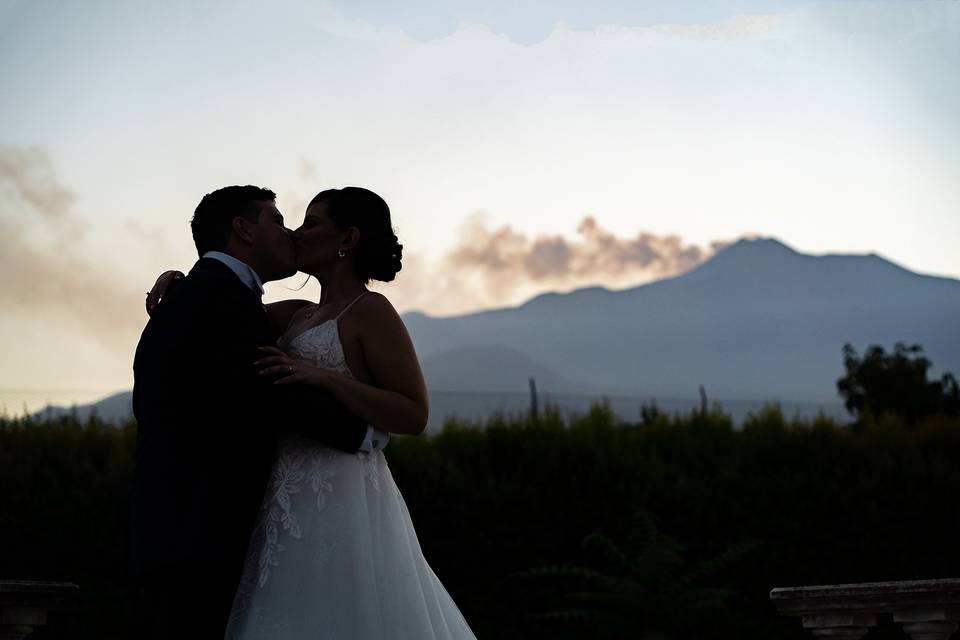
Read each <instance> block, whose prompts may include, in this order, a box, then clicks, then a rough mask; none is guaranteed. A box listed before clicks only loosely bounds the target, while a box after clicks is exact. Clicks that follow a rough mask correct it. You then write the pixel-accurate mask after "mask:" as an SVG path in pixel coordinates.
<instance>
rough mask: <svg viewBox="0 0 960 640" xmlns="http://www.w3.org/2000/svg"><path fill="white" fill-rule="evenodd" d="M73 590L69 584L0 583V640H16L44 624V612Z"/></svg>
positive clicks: (10, 581) (45, 616)
mask: <svg viewBox="0 0 960 640" xmlns="http://www.w3.org/2000/svg"><path fill="white" fill-rule="evenodd" d="M77 589H78V587H77V585H75V584H71V583H69V582H28V581H23V580H2V581H0V640H20V639H21V638H25V637H27V636H28V635H30V634H31V633H33V630H34V627H40V626H43V625H45V624H47V612H48V611H50V610H52V609H55V608H57V607H59V606H61V605H62V604H63V602H64V601H65V600H66V599H67V598H70V597H72V596H73V595H74V594H76V592H77Z"/></svg>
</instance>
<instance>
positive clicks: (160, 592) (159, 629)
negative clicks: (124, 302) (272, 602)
mask: <svg viewBox="0 0 960 640" xmlns="http://www.w3.org/2000/svg"><path fill="white" fill-rule="evenodd" d="M275 198H276V196H275V194H274V193H273V192H272V191H270V190H267V189H261V188H259V187H253V186H246V187H240V186H233V187H224V188H223V189H219V190H217V191H214V192H213V193H210V194H207V195H206V196H204V198H203V200H201V202H200V204H199V206H197V209H196V211H195V212H194V217H193V220H192V221H191V223H190V226H191V229H192V231H193V239H194V242H195V244H196V246H197V252H198V253H199V254H200V256H201V258H200V260H199V261H198V262H197V263H196V264H195V265H194V267H193V269H192V270H191V271H190V273H189V274H188V275H187V276H186V278H184V279H183V280H182V281H180V282H179V283H178V284H177V285H176V286H172V287H170V290H169V292H168V293H167V295H166V296H165V297H164V299H163V302H162V303H161V304H160V305H159V306H158V307H157V308H156V310H155V311H154V312H153V315H152V317H151V319H150V321H149V322H148V323H147V326H146V328H145V329H144V331H143V334H142V336H141V337H140V343H139V345H138V346H137V353H136V357H135V360H134V365H133V371H134V379H135V383H134V388H133V411H134V415H135V416H136V419H137V451H136V463H135V467H134V477H133V484H132V489H131V520H130V568H131V572H132V574H133V576H134V577H135V579H136V581H137V583H138V585H139V586H140V590H139V602H138V608H139V610H138V616H137V617H138V625H140V628H139V629H138V630H137V637H153V638H176V637H185V636H188V637H198V638H215V637H216V638H222V637H223V633H224V629H225V628H226V623H227V617H228V615H229V612H230V607H231V604H232V601H233V594H234V591H235V590H236V587H237V583H238V582H239V579H240V575H241V572H242V569H243V563H244V557H245V554H246V547H247V541H248V538H249V535H250V532H251V529H252V528H253V525H254V521H255V519H256V516H257V513H258V510H259V507H260V504H261V500H262V497H263V493H264V490H265V488H266V487H267V481H268V476H269V472H270V467H271V463H272V461H273V456H274V451H275V443H276V436H277V431H278V430H280V429H283V430H295V431H298V432H300V433H302V434H304V435H307V436H309V437H311V438H314V439H316V440H319V441H321V442H324V443H326V444H328V445H330V446H333V447H336V448H338V449H342V450H344V451H348V452H355V451H357V450H358V448H359V447H360V446H361V443H362V442H363V439H364V436H365V434H366V433H367V425H366V424H365V423H363V422H362V421H361V420H360V419H359V418H357V417H355V416H353V415H351V414H349V413H347V411H346V410H345V409H344V408H343V407H342V406H341V405H339V404H338V403H337V402H335V401H334V400H332V399H331V398H330V397H328V396H324V395H323V394H321V393H320V392H318V391H317V390H316V389H307V388H306V387H301V386H299V385H273V384H271V383H270V381H269V380H266V379H264V378H263V377H262V376H260V375H258V373H257V371H256V369H255V368H254V365H253V362H254V360H256V359H257V358H258V357H260V356H258V353H257V347H260V346H265V345H270V346H274V345H275V344H276V340H277V337H278V336H277V332H276V330H275V329H274V328H273V327H272V326H271V324H270V322H269V321H268V319H267V315H266V313H265V311H264V308H263V305H262V304H261V301H260V296H261V295H262V294H263V288H262V286H261V284H262V283H263V282H269V281H271V280H278V279H281V278H286V277H288V276H291V275H293V274H294V273H295V272H296V256H295V254H294V247H293V242H292V240H291V238H290V235H289V233H290V232H289V230H288V229H287V228H286V227H285V226H284V224H283V216H281V215H280V212H279V211H278V210H277V207H276V205H275V202H274V201H275Z"/></svg>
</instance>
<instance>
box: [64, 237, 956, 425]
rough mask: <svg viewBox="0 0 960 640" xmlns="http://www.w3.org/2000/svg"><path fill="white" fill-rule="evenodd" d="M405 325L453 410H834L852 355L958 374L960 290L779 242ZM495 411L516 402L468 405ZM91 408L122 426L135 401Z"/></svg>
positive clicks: (748, 244) (417, 316)
mask: <svg viewBox="0 0 960 640" xmlns="http://www.w3.org/2000/svg"><path fill="white" fill-rule="evenodd" d="M404 320H405V322H406V324H407V327H408V329H409V330H410V334H411V336H412V337H413V341H414V343H415V345H416V348H417V353H418V354H419V356H420V358H421V361H422V364H423V369H424V374H425V377H426V378H427V381H428V384H429V387H430V389H431V390H432V391H437V392H443V393H445V394H446V395H445V396H444V398H445V399H446V400H445V402H447V404H449V405H450V409H451V410H454V409H456V407H455V406H453V404H456V403H453V404H451V402H452V401H450V400H449V399H450V398H461V400H462V398H464V397H467V396H463V395H462V394H461V395H459V396H458V395H456V394H455V393H451V392H467V393H480V394H484V393H486V394H501V393H506V392H510V393H515V394H521V395H520V396H519V397H520V398H523V397H525V396H523V394H525V393H526V390H527V380H528V378H529V377H531V376H533V377H534V378H536V380H537V386H538V389H539V390H540V391H541V392H542V393H545V394H554V395H557V394H586V395H589V396H593V397H596V396H597V395H599V394H603V393H606V394H612V395H622V396H630V397H644V398H691V399H693V398H696V390H697V386H698V385H700V384H703V385H704V386H705V387H706V389H707V392H708V394H709V397H710V398H711V399H718V400H721V401H725V402H727V403H731V402H734V401H743V402H745V403H748V404H749V403H751V402H756V401H763V400H769V399H779V400H782V401H783V402H784V403H792V402H797V403H804V402H808V403H826V404H828V405H830V406H836V403H837V401H838V396H837V393H836V388H835V386H834V384H835V381H836V379H837V378H839V377H840V376H842V375H843V374H844V370H843V364H842V360H841V354H840V350H841V347H842V346H843V344H844V343H845V342H851V343H853V345H854V346H855V347H856V348H857V349H858V350H860V351H861V352H862V351H863V350H864V349H865V348H866V347H867V346H868V345H871V344H880V345H883V346H884V347H886V348H888V349H889V348H891V347H892V346H893V344H894V343H895V342H897V341H904V342H909V343H914V342H916V343H920V344H921V345H923V346H924V348H925V349H926V354H927V356H928V357H929V358H930V359H931V360H932V361H933V363H934V365H935V366H936V371H937V373H938V375H939V372H942V371H945V370H946V371H953V372H954V373H956V374H960V339H958V338H957V330H956V327H958V326H960V281H958V280H954V279H951V278H939V277H934V276H926V275H921V274H917V273H913V272H911V271H909V270H907V269H904V268H902V267H900V266H898V265H896V264H893V263H892V262H890V261H888V260H885V259H883V258H881V257H879V256H876V255H873V254H870V255H825V256H813V255H805V254H802V253H798V252H797V251H794V250H793V249H791V248H790V247H788V246H786V245H784V244H783V243H781V242H779V241H777V240H774V239H760V240H741V241H740V242H737V243H735V244H733V245H731V246H729V247H727V248H726V249H724V250H723V251H721V252H719V253H717V255H715V256H714V257H713V258H712V259H710V260H708V261H707V262H705V263H703V264H702V265H700V266H699V267H697V268H695V269H693V270H691V271H689V272H687V273H685V274H683V275H680V276H677V277H674V278H669V279H666V280H660V281H657V282H654V283H650V284H647V285H644V286H641V287H635V288H633V289H627V290H623V291H610V290H607V289H604V288H601V287H591V288H586V289H580V290H577V291H573V292H571V293H567V294H556V293H549V294H545V295H541V296H538V297H536V298H533V299H532V300H530V301H528V302H527V303H525V304H523V305H521V306H519V307H516V308H508V309H498V310H494V311H485V312H481V313H473V314H468V315H463V316H457V317H452V318H433V317H430V316H427V315H425V314H423V313H408V314H405V316H404ZM491 397H493V396H491ZM461 400H458V401H457V402H461ZM488 401H489V402H495V403H499V404H496V405H495V406H501V405H502V406H513V405H512V404H510V402H514V401H510V402H507V404H504V403H505V402H506V401H505V400H502V399H497V398H494V399H493V400H490V399H489V398H488V399H484V398H481V397H480V396H476V397H471V400H470V402H471V403H473V405H476V406H477V407H486V406H487V404H484V403H487V402H488ZM518 402H520V405H521V406H522V404H523V400H519V401H518ZM444 406H446V405H444ZM491 406H493V405H491ZM92 407H95V410H96V412H97V413H98V415H100V416H101V417H103V418H106V419H116V418H120V419H122V418H125V417H126V416H128V415H129V414H130V394H129V392H127V393H122V394H117V395H115V396H111V397H110V398H107V399H105V400H103V401H101V402H99V403H96V404H94V405H92ZM90 409H91V405H87V406H84V407H78V408H77V412H78V415H79V416H80V417H81V418H85V417H86V416H87V415H88V412H89V411H90ZM444 410H446V409H444ZM479 410H480V409H476V410H473V413H477V411H479ZM50 411H52V412H54V415H56V412H60V413H69V412H70V411H71V410H70V409H67V408H53V409H51V410H50Z"/></svg>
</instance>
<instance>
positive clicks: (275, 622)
mask: <svg viewBox="0 0 960 640" xmlns="http://www.w3.org/2000/svg"><path fill="white" fill-rule="evenodd" d="M227 638H231V639H243V640H253V639H255V638H256V639H259V638H270V639H271V640H299V639H301V638H303V639H306V638H311V639H314V638H325V639H326V638H329V639H340V638H342V639H343V640H380V639H383V640H388V639H389V640H404V639H409V640H427V639H432V638H435V639H437V640H440V639H445V638H450V639H460V638H474V635H473V633H472V632H471V631H470V627H469V626H468V625H467V623H466V621H465V620H464V618H463V616H462V615H461V613H460V611H459V609H457V606H456V604H454V602H453V600H452V599H451V598H450V596H449V594H447V591H446V589H444V587H443V585H442V584H441V583H440V580H439V579H438V578H437V576H436V575H435V574H434V572H433V570H432V569H431V568H430V566H429V565H428V564H427V561H426V560H425V559H424V557H423V553H422V552H421V551H420V544H419V542H418V541H417V535H416V532H415V531H414V528H413V523H412V522H411V520H410V514H409V512H408V511H407V507H406V504H405V503H404V501H403V497H402V496H401V495H400V491H399V490H398V489H397V486H396V484H395V483H394V481H393V476H392V475H391V473H390V469H389V467H388V466H387V462H386V459H385V458H384V456H383V452H382V451H373V452H372V453H369V454H367V453H362V452H361V453H358V454H355V455H354V454H348V453H344V452H342V451H338V450H335V449H331V448H329V447H326V446H323V445H320V444H317V443H314V442H311V441H308V440H306V439H303V438H300V437H298V436H293V435H290V436H284V438H283V439H282V441H281V444H280V447H279V453H278V456H277V460H276V462H275V463H274V466H273V470H272V472H271V478H270V484H269V487H268V489H267V492H266V495H265V497H264V504H263V507H262V509H261V512H260V517H259V519H258V522H257V526H256V528H255V529H254V532H253V535H252V536H251V539H250V546H249V549H248V552H247V560H246V566H245V569H244V573H243V578H242V580H241V582H240V586H239V588H238V590H237V594H236V597H235V599H234V604H233V609H232V611H231V613H230V622H229V626H228V628H227Z"/></svg>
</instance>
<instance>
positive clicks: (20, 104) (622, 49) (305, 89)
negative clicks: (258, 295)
mask: <svg viewBox="0 0 960 640" xmlns="http://www.w3.org/2000/svg"><path fill="white" fill-rule="evenodd" d="M957 69H960V2H958V1H956V0H939V1H937V0H932V1H929V2H924V1H916V2H914V1H911V2H865V3H863V2H791V1H783V2H770V1H760V0H756V1H735V2H725V3H724V2H717V1H713V2H707V1H701V2H684V3H677V2H646V3H637V2H626V1H612V2H602V1H601V2H589V3H588V2H572V1H569V0H568V1H566V2H547V1H543V2H525V3H518V2H506V1H505V0H503V1H493V2H483V3H469V2H465V1H461V2H444V1H441V0H436V1H435V0H418V1H416V2H409V3H395V2H387V1H386V0H382V1H378V2H357V1H352V0H351V1H348V0H336V1H330V2H293V1H289V0H286V1H282V2H271V3H265V2H264V3H254V2H232V3H228V2H206V1H205V2H185V1H180V2H178V1H175V0H174V1H171V2H165V3H147V2H119V1H117V2H79V1H75V2H49V1H47V2H44V1H35V0H29V1H13V0H0V90H2V93H0V95H2V96H3V97H2V99H0V216H2V225H3V228H4V230H5V232H4V233H3V234H2V239H0V265H2V267H3V269H4V271H5V274H6V275H5V278H4V280H3V282H2V284H0V300H2V308H3V314H2V316H0V348H2V350H3V352H4V353H5V357H4V359H3V361H2V364H0V404H5V405H6V406H7V408H8V410H9V411H11V412H16V411H19V409H20V407H21V406H22V403H23V402H24V401H26V402H28V403H30V404H31V407H32V406H36V405H42V404H44V403H45V402H46V401H47V400H53V401H55V402H69V400H70V399H78V400H80V401H87V400H90V399H92V398H93V397H98V396H102V395H104V393H107V392H109V391H113V390H121V389H125V388H129V387H130V385H131V383H132V375H131V372H130V366H131V362H132V353H133V348H134V346H135V345H136V341H137V339H138V337H139V332H140V330H141V329H142V326H143V324H144V322H145V320H146V317H145V314H144V313H143V311H142V299H143V292H144V291H146V290H147V289H148V288H149V286H150V284H151V283H152V282H153V279H154V278H155V277H156V275H157V274H158V273H159V272H160V271H162V270H164V269H166V268H179V269H181V270H184V271H186V270H188V269H189V267H190V266H191V265H192V263H193V261H194V260H195V258H196V255H195V253H194V249H193V245H192V242H191V239H190V234H189V228H188V226H187V222H188V221H189V218H190V216H191V214H192V211H193V208H194V207H195V206H196V204H197V202H198V201H199V199H200V198H201V197H202V196H203V194H205V193H207V192H209V191H211V190H213V189H215V188H217V187H220V186H224V185H227V184H237V183H239V184H247V183H253V184H259V185H263V186H268V187H270V188H272V189H274V190H275V191H276V192H277V193H278V194H279V199H278V206H279V207H280V209H281V211H283V212H284V213H285V215H286V217H287V219H288V223H289V224H290V225H291V226H296V225H297V224H299V222H300V220H301V219H302V215H303V205H304V203H305V202H306V201H308V200H309V199H310V197H312V196H313V195H314V194H315V193H316V192H317V191H319V190H321V189H324V188H327V187H331V186H345V185H348V184H355V185H362V186H366V187H369V188H371V189H374V190H375V191H377V192H378V193H380V194H381V195H382V196H384V198H385V199H386V200H387V202H388V203H389V204H390V206H391V209H392V211H393V215H394V225H395V227H396V230H397V233H398V235H399V236H400V240H401V242H402V243H403V244H404V246H405V262H404V270H403V271H401V272H400V274H399V275H398V278H397V281H396V283H393V284H391V285H388V286H386V287H383V288H381V290H382V291H384V293H386V294H387V295H388V296H389V297H391V299H392V300H393V301H394V303H395V304H396V306H397V307H398V308H400V309H401V310H409V309H414V308H416V309H422V310H425V311H427V312H432V313H437V314H449V313H460V312H466V311H470V310H473V309H479V308H488V307H491V306H500V305H510V304H517V303H519V302H522V301H523V300H524V299H526V298H527V297H529V296H531V295H534V294H535V293H537V292H540V291H545V290H558V289H559V290H569V289H570V288H573V287H576V286H584V285H587V284H602V285H606V286H611V287H625V286H630V285H634V284H639V283H641V282H645V281H649V280H651V279H654V278H657V277H662V276H664V275H671V274H673V273H676V272H677V271H679V270H682V269H685V268H689V267H690V266H692V265H693V264H695V263H696V262H698V261H700V260H702V259H705V258H706V257H708V256H709V255H710V253H711V251H712V246H713V244H712V243H714V242H725V241H730V240H733V239H736V238H738V237H741V236H743V235H755V234H759V235H764V236H774V237H776V238H778V239H780V240H782V241H783V242H785V243H787V244H789V245H790V246H792V247H794V248H796V249H798V250H800V251H804V252H810V253H866V252H876V253H879V254H881V255H883V256H885V257H887V258H889V259H892V260H894V261H896V262H898V263H900V264H902V265H903V266H905V267H907V268H910V269H913V270H916V271H920V272H924V273H935V274H940V275H948V276H952V277H960V252H958V251H957V240H958V239H960V118H958V116H957V114H960V74H958V73H957ZM587 218H590V221H588V222H586V223H584V221H585V219H587ZM611 247H612V249H611ZM651 250H653V252H654V253H655V254H656V255H657V256H659V257H658V258H656V259H653V260H648V259H647V258H645V257H643V256H648V255H650V252H651ZM611 255H613V256H615V259H612V258H610V256H611ZM558 256H560V257H565V258H564V259H565V260H567V258H569V256H573V259H572V261H571V260H567V262H564V263H563V266H562V268H561V267H558V266H557V265H558V264H560V263H559V262H557V261H558V260H559V259H560V258H559V257H558ZM491 257H494V258H496V260H493V259H491ZM300 282H302V277H300V278H295V279H292V280H291V281H290V282H288V283H286V284H287V285H288V286H293V285H294V284H299V283H300ZM283 287H284V285H283V284H274V285H271V286H270V287H269V288H268V296H269V299H277V298H280V297H285V296H289V295H294V294H293V293H292V292H288V291H287V290H285V289H284V288H283ZM297 295H303V296H305V297H316V295H317V289H316V287H315V285H314V284H313V283H311V284H310V285H308V286H307V287H305V288H304V289H303V291H301V292H300V294H297ZM67 390H69V392H68V391H67ZM81 392H82V393H81ZM83 394H86V395H83Z"/></svg>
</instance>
